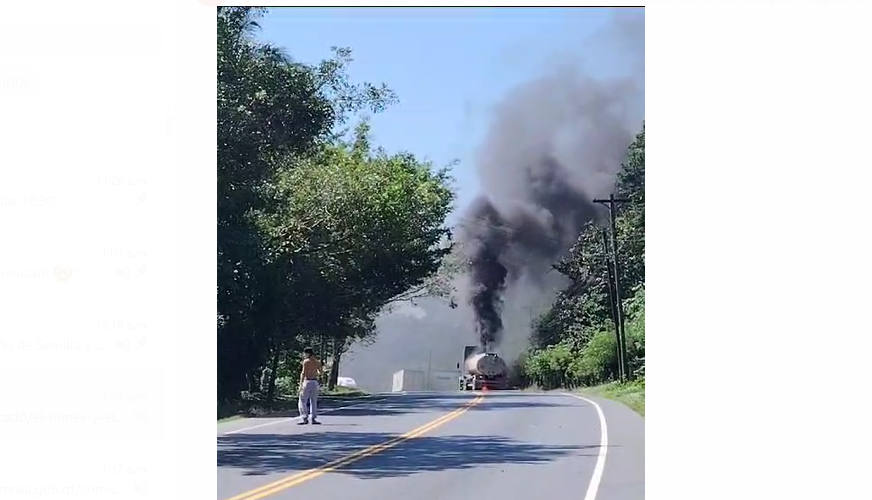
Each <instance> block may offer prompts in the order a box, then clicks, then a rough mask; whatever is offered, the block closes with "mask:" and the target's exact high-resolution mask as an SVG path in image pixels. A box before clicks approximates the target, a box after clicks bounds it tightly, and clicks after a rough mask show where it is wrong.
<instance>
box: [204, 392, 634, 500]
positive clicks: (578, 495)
mask: <svg viewBox="0 0 872 500" xmlns="http://www.w3.org/2000/svg"><path fill="white" fill-rule="evenodd" d="M321 420H322V421H323V425H321V426H319V427H316V426H311V425H308V426H299V425H296V422H297V420H296V419H293V420H289V419H287V418H284V419H246V420H241V421H239V420H238V421H234V422H228V423H226V424H223V425H221V426H219V428H218V499H219V500H260V499H265V498H269V499H270V500H290V499H303V498H305V499H314V498H319V499H326V498H335V499H337V500H338V499H342V500H383V499H389V498H413V497H415V498H420V499H421V500H467V499H469V500H509V499H515V498H519V499H520V498H529V499H535V498H563V499H567V500H570V499H575V500H636V499H638V500H642V499H644V497H645V424H644V420H643V419H642V417H640V416H639V415H637V414H636V413H634V412H633V411H632V410H630V409H628V408H626V407H625V406H623V405H620V404H618V403H615V402H613V401H609V400H604V399H599V398H590V399H588V400H582V399H578V398H576V397H573V396H569V395H563V394H560V393H526V392H496V391H492V392H488V393H486V394H471V393H462V392H456V393H429V394H426V393H418V394H386V395H379V396H375V397H373V398H372V399H371V400H370V401H365V402H362V404H361V403H358V404H357V405H356V406H353V407H349V408H344V409H336V410H334V411H331V412H329V413H326V414H324V416H323V418H322V419H321ZM603 420H604V421H605V426H603V425H602V421H603ZM604 431H605V432H604ZM603 445H605V446H603Z"/></svg>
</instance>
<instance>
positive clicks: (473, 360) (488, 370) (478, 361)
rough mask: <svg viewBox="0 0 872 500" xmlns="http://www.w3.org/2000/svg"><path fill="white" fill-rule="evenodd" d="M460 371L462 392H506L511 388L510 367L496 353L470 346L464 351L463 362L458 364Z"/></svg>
mask: <svg viewBox="0 0 872 500" xmlns="http://www.w3.org/2000/svg"><path fill="white" fill-rule="evenodd" d="M457 369H458V370H460V377H459V385H460V390H461V391H480V390H482V389H483V388H484V387H487V388H488V390H505V389H508V388H509V367H508V365H507V364H506V362H505V361H504V360H503V359H502V358H501V357H500V356H499V355H498V354H497V353H495V352H488V351H487V350H486V349H480V348H479V346H474V345H468V346H466V347H464V349H463V361H462V362H460V363H457Z"/></svg>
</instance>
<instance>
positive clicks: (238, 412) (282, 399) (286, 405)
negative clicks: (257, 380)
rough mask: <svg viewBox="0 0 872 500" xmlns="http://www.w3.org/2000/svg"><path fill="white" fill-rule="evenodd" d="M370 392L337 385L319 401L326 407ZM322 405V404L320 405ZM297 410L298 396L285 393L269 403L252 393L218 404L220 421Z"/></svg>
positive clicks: (323, 393)
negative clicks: (248, 395)
mask: <svg viewBox="0 0 872 500" xmlns="http://www.w3.org/2000/svg"><path fill="white" fill-rule="evenodd" d="M367 396H369V393H367V392H364V391H361V390H359V389H349V388H346V387H337V388H336V389H334V390H332V391H327V390H324V391H322V392H321V394H319V396H318V401H319V403H320V402H323V403H324V405H323V407H324V408H329V407H331V406H335V405H338V404H340V403H343V402H346V401H350V400H354V399H359V398H365V397H367ZM318 406H319V407H320V406H321V405H320V404H319V405H318ZM296 411H297V396H296V395H295V394H284V395H280V396H277V397H276V400H275V401H273V402H272V404H270V405H267V404H266V403H265V401H264V398H263V395H261V394H252V395H251V396H250V397H249V398H248V399H246V400H244V401H232V402H228V403H224V404H220V403H219V404H218V423H219V424H221V423H224V422H231V421H233V420H237V419H240V418H246V417H269V416H271V415H277V416H278V415H287V414H289V413H295V412H296Z"/></svg>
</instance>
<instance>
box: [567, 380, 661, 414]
mask: <svg viewBox="0 0 872 500" xmlns="http://www.w3.org/2000/svg"><path fill="white" fill-rule="evenodd" d="M579 392H581V393H582V394H590V395H591V396H602V397H604V398H609V399H613V400H615V401H618V402H620V403H623V404H625V405H627V406H629V407H630V408H632V409H633V411H635V412H636V413H638V414H639V415H642V416H643V417H644V416H645V380H644V379H643V380H636V381H633V382H627V383H620V382H610V383H608V384H603V385H597V386H594V387H585V388H584V389H581V390H580V391H579Z"/></svg>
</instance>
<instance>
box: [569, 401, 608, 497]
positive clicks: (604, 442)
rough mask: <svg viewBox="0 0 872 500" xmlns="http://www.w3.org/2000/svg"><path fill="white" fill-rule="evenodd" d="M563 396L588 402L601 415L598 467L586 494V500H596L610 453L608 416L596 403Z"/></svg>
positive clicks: (591, 477) (594, 469)
mask: <svg viewBox="0 0 872 500" xmlns="http://www.w3.org/2000/svg"><path fill="white" fill-rule="evenodd" d="M563 394H564V395H566V396H572V397H573V398H576V399H580V400H582V401H587V402H588V403H590V404H592V405H593V407H594V408H596V413H597V415H599V421H600V449H599V454H598V455H597V457H596V466H594V468H593V474H592V475H591V476H590V484H589V485H588V486H587V493H585V494H584V500H596V494H597V492H599V485H600V482H601V481H602V479H603V470H605V468H606V455H608V453H609V428H608V426H607V425H606V416H605V414H604V413H603V409H602V408H601V407H600V405H599V404H597V402H596V401H594V400H592V399H587V398H586V397H583V396H579V395H577V394H570V393H568V392H564V393H563Z"/></svg>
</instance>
